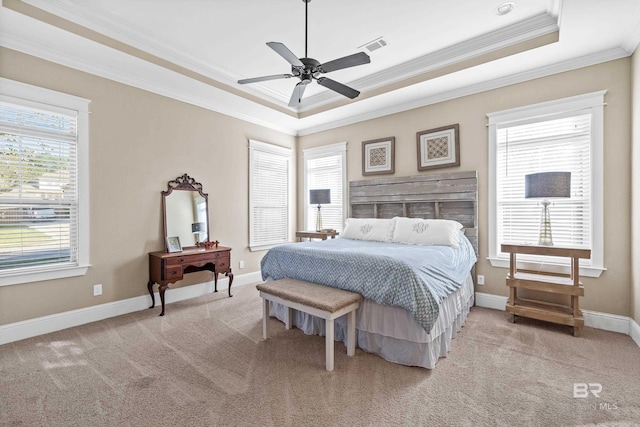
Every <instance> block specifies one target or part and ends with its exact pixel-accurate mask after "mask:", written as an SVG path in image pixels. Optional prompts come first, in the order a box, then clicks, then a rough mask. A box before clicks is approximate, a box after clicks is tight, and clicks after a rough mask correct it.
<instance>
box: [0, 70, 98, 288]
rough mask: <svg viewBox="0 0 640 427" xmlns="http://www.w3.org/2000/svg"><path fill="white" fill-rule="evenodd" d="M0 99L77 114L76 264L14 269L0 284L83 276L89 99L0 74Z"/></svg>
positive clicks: (86, 246) (86, 254)
mask: <svg viewBox="0 0 640 427" xmlns="http://www.w3.org/2000/svg"><path fill="white" fill-rule="evenodd" d="M0 100H3V101H8V102H13V103H18V104H21V105H25V106H29V107H34V106H35V107H38V108H42V107H43V105H46V108H47V109H49V110H50V111H60V109H67V110H73V111H76V112H77V114H78V116H77V131H78V139H77V162H78V179H77V181H78V265H76V266H73V267H68V266H65V267H55V266H49V267H48V268H47V267H39V269H40V270H39V271H38V272H33V271H29V269H24V270H22V271H21V270H20V269H15V270H12V271H9V272H5V273H2V275H0V286H8V285H17V284H20V283H30V282H40V281H44V280H54V279H62V278H66V277H75V276H84V275H85V274H86V273H87V270H88V268H89V267H90V266H91V264H90V262H89V232H90V228H89V103H90V102H91V100H89V99H85V98H80V97H78V96H75V95H69V94H66V93H62V92H57V91H54V90H51V89H46V88H42V87H38V86H33V85H30V84H26V83H21V82H17V81H14V80H9V79H6V78H2V77H0Z"/></svg>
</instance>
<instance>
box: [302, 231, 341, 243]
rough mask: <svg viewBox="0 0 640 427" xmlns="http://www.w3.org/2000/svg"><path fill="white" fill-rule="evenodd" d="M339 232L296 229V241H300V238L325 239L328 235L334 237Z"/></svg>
mask: <svg viewBox="0 0 640 427" xmlns="http://www.w3.org/2000/svg"><path fill="white" fill-rule="evenodd" d="M338 234H340V233H338V232H337V231H335V230H332V231H296V237H297V238H298V241H300V242H301V241H302V239H321V240H327V239H328V238H329V237H331V238H332V239H335V238H336V236H337V235H338Z"/></svg>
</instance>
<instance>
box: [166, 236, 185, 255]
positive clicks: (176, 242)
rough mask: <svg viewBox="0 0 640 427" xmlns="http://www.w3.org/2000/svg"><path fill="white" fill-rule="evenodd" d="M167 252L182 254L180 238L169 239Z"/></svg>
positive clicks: (172, 237)
mask: <svg viewBox="0 0 640 427" xmlns="http://www.w3.org/2000/svg"><path fill="white" fill-rule="evenodd" d="M167 252H169V253H172V252H182V246H181V245H180V238H179V237H178V236H171V237H167Z"/></svg>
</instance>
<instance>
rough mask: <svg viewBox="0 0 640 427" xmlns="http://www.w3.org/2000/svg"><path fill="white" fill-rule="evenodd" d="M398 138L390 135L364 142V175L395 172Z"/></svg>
mask: <svg viewBox="0 0 640 427" xmlns="http://www.w3.org/2000/svg"><path fill="white" fill-rule="evenodd" d="M395 148H396V138H395V137H393V136H392V137H388V138H381V139H374V140H371V141H363V142H362V175H365V176H366V175H381V174H392V173H394V172H395V166H394V162H395Z"/></svg>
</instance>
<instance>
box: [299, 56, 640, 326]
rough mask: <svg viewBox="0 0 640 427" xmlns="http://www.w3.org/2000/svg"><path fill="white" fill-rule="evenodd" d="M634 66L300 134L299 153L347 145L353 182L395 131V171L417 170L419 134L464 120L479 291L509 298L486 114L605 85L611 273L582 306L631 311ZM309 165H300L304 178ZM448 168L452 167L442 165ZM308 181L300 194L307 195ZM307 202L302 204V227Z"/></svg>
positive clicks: (622, 64)
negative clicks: (490, 183) (491, 225)
mask: <svg viewBox="0 0 640 427" xmlns="http://www.w3.org/2000/svg"><path fill="white" fill-rule="evenodd" d="M630 70H631V64H630V59H629V58H626V59H621V60H617V61H612V62H608V63H605V64H600V65H596V66H592V67H587V68H583V69H579V70H576V71H571V72H566V73H562V74H558V75H554V76H551V77H546V78H542V79H537V80H533V81H529V82H525V83H521V84H517V85H512V86H508V87H504V88H501V89H496V90H491V91H488V92H484V93H480V94H476V95H471V96H467V97H464V98H459V99H455V100H452V101H447V102H442V103H439V104H435V105H430V106H426V107H422V108H418V109H415V110H411V111H406V112H403V113H398V114H394V115H390V116H387V117H382V118H379V119H375V120H370V121H367V122H363V123H357V124H353V125H349V126H344V127H341V128H338V129H333V130H329V131H325V132H321V133H317V134H313V135H308V136H303V137H301V138H300V139H299V145H298V150H299V152H298V156H301V153H302V150H303V149H306V148H311V147H316V146H321V145H326V144H331V143H335V142H340V141H347V142H348V160H347V163H348V164H347V168H348V177H349V180H357V179H363V176H362V156H361V142H362V141H366V140H371V139H377V138H383V137H389V136H395V138H396V164H395V176H408V175H417V174H418V171H417V165H416V132H418V131H422V130H427V129H431V128H435V127H439V126H444V125H448V124H452V123H459V124H460V136H461V145H460V148H461V165H460V167H459V168H452V169H450V170H477V171H478V176H479V207H478V210H479V227H480V229H479V245H480V248H479V250H480V254H479V255H480V256H479V258H480V259H479V262H478V274H483V275H485V281H486V285H485V286H479V287H478V288H477V290H478V291H479V292H486V293H490V294H497V295H505V296H506V295H507V288H506V286H505V284H504V277H505V275H506V270H505V269H501V268H493V267H491V264H490V263H489V262H488V261H487V259H486V258H487V255H488V254H487V233H488V218H487V212H488V206H487V195H488V188H487V168H488V165H487V162H488V157H487V156H488V155H487V149H488V145H487V144H488V142H487V127H486V124H487V116H486V114H487V113H489V112H494V111H500V110H505V109H509V108H514V107H519V106H523V105H528V104H534V103H538V102H544V101H549V100H554V99H558V98H564V97H568V96H574V95H579V94H583V93H589V92H594V91H598V90H603V89H606V90H607V91H608V92H607V94H606V96H605V100H606V102H607V104H608V106H607V107H606V108H605V113H604V114H605V117H604V121H605V123H604V125H605V143H604V144H605V154H604V165H605V183H604V188H605V195H604V202H605V210H604V217H605V222H606V223H605V229H604V232H605V255H604V262H605V266H606V268H607V271H606V272H604V273H603V274H602V276H601V277H600V278H598V279H592V278H584V279H583V282H584V283H585V297H584V299H583V301H582V303H581V306H582V308H585V309H589V310H596V311H601V312H606V313H613V314H618V315H624V316H628V315H630V309H631V304H630V302H629V301H630V297H631V273H630V272H631V259H630V255H629V254H630V249H631V239H630V233H629V229H630V227H631V217H630V210H631V206H630V199H629V194H630V183H631V182H630V178H629V177H630V172H631V161H630V154H631V113H630V107H631V75H630ZM302 167H303V165H301V164H299V165H298V173H299V174H300V176H302ZM440 170H441V171H446V170H448V169H440ZM302 191H303V188H302V185H299V186H298V198H299V200H304V198H303V195H302ZM302 209H303V207H301V206H299V208H298V218H299V219H300V222H299V225H302V218H303V211H302Z"/></svg>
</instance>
